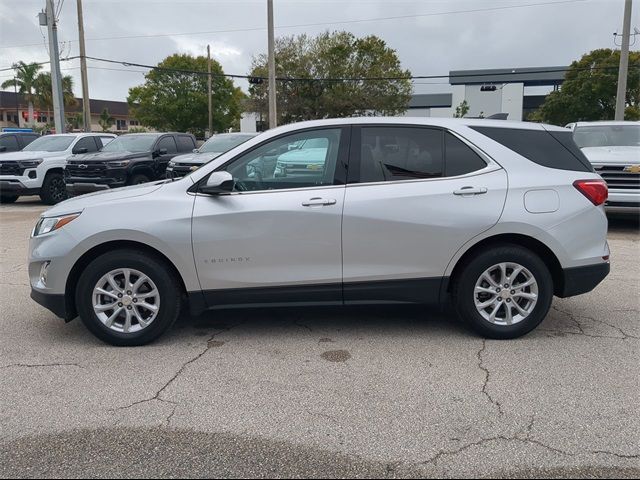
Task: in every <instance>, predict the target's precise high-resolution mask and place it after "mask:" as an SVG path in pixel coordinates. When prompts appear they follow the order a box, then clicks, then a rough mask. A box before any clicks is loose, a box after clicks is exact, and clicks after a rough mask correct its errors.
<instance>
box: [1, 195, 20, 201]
mask: <svg viewBox="0 0 640 480" xmlns="http://www.w3.org/2000/svg"><path fill="white" fill-rule="evenodd" d="M18 198H20V195H6V194H4V193H3V194H1V195H0V203H15V201H16V200H18Z"/></svg>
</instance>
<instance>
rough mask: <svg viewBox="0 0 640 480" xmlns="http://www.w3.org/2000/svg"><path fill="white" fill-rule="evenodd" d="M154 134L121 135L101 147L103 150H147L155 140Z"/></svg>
mask: <svg viewBox="0 0 640 480" xmlns="http://www.w3.org/2000/svg"><path fill="white" fill-rule="evenodd" d="M156 138H157V137H156V136H154V135H122V136H121V137H118V138H116V139H115V140H113V141H112V142H109V143H108V144H107V145H105V146H104V147H102V151H103V152H148V151H150V150H151V147H152V146H153V142H155V141H156Z"/></svg>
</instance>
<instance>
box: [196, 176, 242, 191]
mask: <svg viewBox="0 0 640 480" xmlns="http://www.w3.org/2000/svg"><path fill="white" fill-rule="evenodd" d="M235 183H236V182H235V180H234V179H233V176H232V175H231V174H230V173H229V172H224V171H223V172H213V173H212V174H211V175H209V178H208V180H207V183H206V184H205V185H203V186H202V187H200V191H201V192H202V193H206V194H209V195H220V194H224V193H230V192H232V191H233V187H234V186H235Z"/></svg>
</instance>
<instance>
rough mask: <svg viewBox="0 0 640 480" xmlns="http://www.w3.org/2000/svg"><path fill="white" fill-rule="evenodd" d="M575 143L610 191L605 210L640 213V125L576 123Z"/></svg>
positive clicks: (571, 126) (610, 122)
mask: <svg viewBox="0 0 640 480" xmlns="http://www.w3.org/2000/svg"><path fill="white" fill-rule="evenodd" d="M567 128H570V129H571V130H573V140H574V141H575V142H576V144H577V145H578V147H580V149H581V150H582V153H584V155H585V156H586V157H587V159H588V160H589V162H591V164H592V165H593V168H594V170H595V171H596V173H598V174H599V175H600V176H601V177H602V178H603V179H604V180H605V181H606V182H607V186H608V187H609V199H608V200H607V203H606V204H605V210H606V211H607V212H609V213H630V214H634V215H638V213H640V122H622V121H619V122H615V121H601V122H576V123H570V124H569V125H567Z"/></svg>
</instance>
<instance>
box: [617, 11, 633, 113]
mask: <svg viewBox="0 0 640 480" xmlns="http://www.w3.org/2000/svg"><path fill="white" fill-rule="evenodd" d="M630 39H631V0H625V2H624V24H623V25H622V46H621V49H620V68H619V70H618V93H617V95H616V117H615V119H616V120H624V107H625V105H626V96H627V71H628V70H629V41H630Z"/></svg>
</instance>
